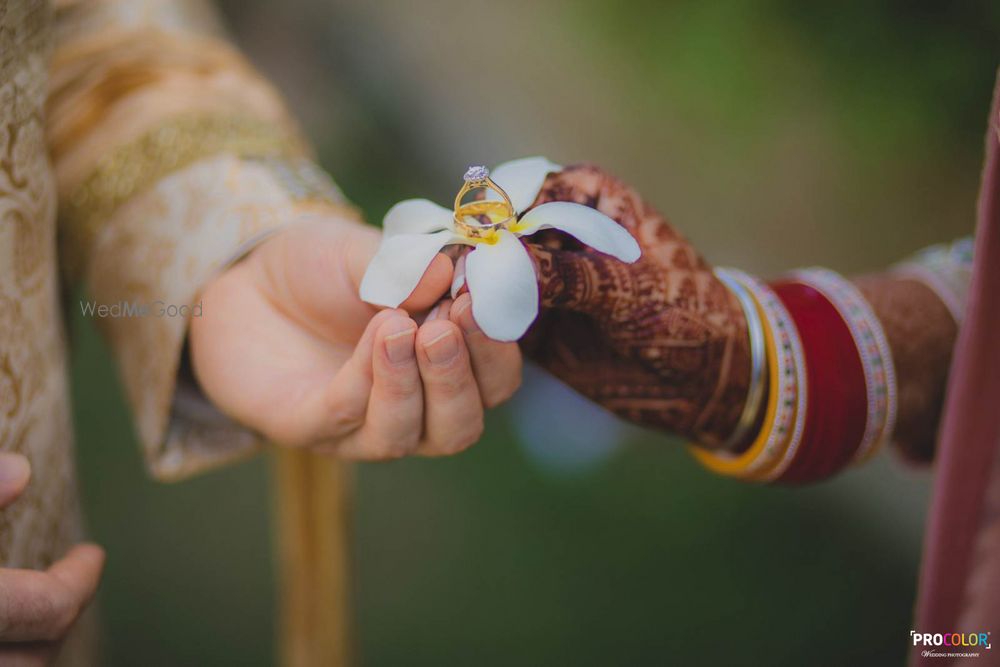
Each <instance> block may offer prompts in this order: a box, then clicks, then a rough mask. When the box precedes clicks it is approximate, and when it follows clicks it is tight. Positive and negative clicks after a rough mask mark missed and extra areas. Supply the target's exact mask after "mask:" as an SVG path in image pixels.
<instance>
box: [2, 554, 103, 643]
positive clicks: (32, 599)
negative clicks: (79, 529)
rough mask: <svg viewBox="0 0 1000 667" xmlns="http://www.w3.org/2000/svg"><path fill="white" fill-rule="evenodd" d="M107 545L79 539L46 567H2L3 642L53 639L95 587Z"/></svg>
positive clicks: (58, 637) (73, 616) (65, 628)
mask: <svg viewBox="0 0 1000 667" xmlns="http://www.w3.org/2000/svg"><path fill="white" fill-rule="evenodd" d="M103 568H104V550H103V549H101V548H100V547H98V546H96V545H93V544H80V545H77V546H75V547H73V548H72V549H70V551H69V553H67V554H66V556H65V557H63V559H62V560H60V561H58V562H57V563H55V564H54V565H52V567H50V568H49V569H48V571H47V572H36V571H33V570H15V569H3V570H0V641H54V640H57V639H60V638H61V637H62V636H63V635H65V633H66V632H67V631H68V630H69V628H70V626H72V625H73V622H74V621H75V620H76V618H77V616H78V615H79V614H80V611H81V610H82V609H83V608H84V607H85V606H86V605H87V603H89V602H90V600H91V599H92V598H93V596H94V593H95V591H96V590H97V584H98V582H99V581H100V577H101V570H102V569H103Z"/></svg>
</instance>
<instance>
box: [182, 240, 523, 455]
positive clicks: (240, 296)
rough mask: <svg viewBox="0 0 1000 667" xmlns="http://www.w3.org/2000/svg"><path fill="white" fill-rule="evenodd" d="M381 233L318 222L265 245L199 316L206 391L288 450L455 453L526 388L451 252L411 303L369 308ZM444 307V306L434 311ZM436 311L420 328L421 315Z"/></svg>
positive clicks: (196, 338) (195, 357) (224, 279)
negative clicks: (478, 315)
mask: <svg viewBox="0 0 1000 667" xmlns="http://www.w3.org/2000/svg"><path fill="white" fill-rule="evenodd" d="M378 243H379V232H378V231H377V230H376V229H374V228H371V227H365V226H363V225H359V224H357V223H355V222H350V221H341V220H321V221H316V222H311V223H303V224H300V225H298V226H295V227H293V228H289V229H287V230H285V231H283V232H281V233H279V234H278V235H276V236H275V237H273V238H271V239H269V240H267V241H265V242H264V243H263V244H261V245H260V246H259V247H258V248H256V249H255V250H254V251H253V252H252V253H251V254H250V255H249V256H248V257H247V258H246V259H244V260H243V261H241V262H239V263H237V264H236V265H234V266H233V267H231V268H230V269H228V270H227V271H226V272H225V273H223V274H222V275H220V276H219V277H218V278H217V279H215V280H214V281H213V282H212V283H211V284H209V286H208V287H207V288H206V290H205V292H204V293H203V295H202V304H203V314H202V316H201V317H199V318H195V319H193V320H192V324H191V359H192V363H193V366H194V372H195V375H196V377H197V379H198V381H199V383H200V384H201V386H202V388H203V390H204V391H205V392H206V394H207V396H208V397H209V398H210V399H211V400H212V401H213V402H214V403H215V404H216V405H217V406H218V407H219V408H220V409H221V410H223V411H224V412H225V413H226V414H228V415H230V416H231V417H233V418H235V419H236V420H238V421H240V422H241V423H243V424H246V425H248V426H249V427H251V428H254V429H255V430H257V431H259V432H260V433H262V434H263V435H265V436H266V437H268V438H269V439H271V440H273V441H274V442H276V443H278V444H281V445H288V446H308V447H312V448H314V449H316V450H318V451H327V452H331V453H334V454H336V455H338V456H341V457H344V458H349V459H358V460H381V459H390V458H397V457H400V456H404V455H407V454H421V455H426V456H439V455H446V454H454V453H456V452H459V451H461V450H463V449H465V448H466V447H468V446H470V445H472V444H473V443H474V442H475V441H476V440H478V439H479V436H480V435H481V433H482V428H483V408H484V407H491V406H494V405H496V404H498V403H500V402H502V401H504V400H506V399H507V398H508V397H509V396H510V395H511V394H512V393H513V392H514V390H515V389H516V388H517V385H518V383H519V382H520V370H521V356H520V351H519V350H518V348H517V346H516V345H515V344H513V343H497V342H495V341H492V340H490V339H488V338H487V337H486V336H485V335H483V334H482V332H480V331H478V329H477V328H476V326H475V323H474V322H473V320H472V313H471V310H470V309H469V304H470V301H469V297H468V295H463V296H461V297H459V298H458V299H457V300H456V301H455V302H454V303H452V302H451V301H450V300H444V301H440V302H439V299H440V298H441V296H442V294H444V293H445V292H446V291H447V290H448V287H449V286H450V284H451V278H452V264H451V261H450V260H448V259H447V258H446V257H444V256H443V255H441V256H438V257H437V258H436V259H435V260H434V262H432V263H431V265H430V267H429V268H428V269H427V272H426V273H425V274H424V277H423V280H422V281H421V283H420V285H418V286H417V288H416V290H415V291H414V293H413V294H412V295H411V296H410V298H409V299H408V300H407V302H406V303H404V304H402V306H401V308H400V309H396V310H385V311H379V310H378V309H376V308H374V307H373V306H370V305H368V304H366V303H364V302H362V301H361V300H360V298H359V296H358V285H359V284H360V281H361V277H362V275H364V271H365V268H366V267H367V265H368V261H369V260H370V259H371V257H372V256H373V255H374V253H375V250H376V249H377V247H378ZM432 308H433V310H431V309H432ZM428 310H431V312H430V314H429V315H428V316H427V317H426V319H424V320H423V322H422V324H421V325H420V326H418V325H417V322H416V321H415V320H414V319H413V318H412V317H410V315H414V316H416V317H418V319H419V318H420V315H422V314H423V313H424V312H427V311H428Z"/></svg>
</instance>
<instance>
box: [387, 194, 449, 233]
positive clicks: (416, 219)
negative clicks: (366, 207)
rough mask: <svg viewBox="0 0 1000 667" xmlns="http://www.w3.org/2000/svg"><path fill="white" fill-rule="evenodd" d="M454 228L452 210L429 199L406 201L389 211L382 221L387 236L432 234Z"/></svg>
mask: <svg viewBox="0 0 1000 667" xmlns="http://www.w3.org/2000/svg"><path fill="white" fill-rule="evenodd" d="M451 228H452V210H451V209H450V208H445V207H443V206H438V205H437V204H435V203H434V202H432V201H431V200H429V199H406V200H404V201H401V202H399V203H398V204H396V205H395V206H393V207H392V208H390V209H389V212H388V213H386V214H385V218H383V219H382V233H383V234H384V235H385V236H387V237H388V236H397V235H399V234H430V233H432V232H439V231H441V230H443V229H451Z"/></svg>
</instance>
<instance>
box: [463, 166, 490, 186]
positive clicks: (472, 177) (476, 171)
mask: <svg viewBox="0 0 1000 667" xmlns="http://www.w3.org/2000/svg"><path fill="white" fill-rule="evenodd" d="M489 176H490V170H489V169H487V168H486V167H484V166H482V165H473V166H471V167H469V168H468V169H467V170H466V171H465V176H463V177H462V178H463V179H464V180H465V182H466V183H471V182H473V181H485V180H486V179H487V178H489Z"/></svg>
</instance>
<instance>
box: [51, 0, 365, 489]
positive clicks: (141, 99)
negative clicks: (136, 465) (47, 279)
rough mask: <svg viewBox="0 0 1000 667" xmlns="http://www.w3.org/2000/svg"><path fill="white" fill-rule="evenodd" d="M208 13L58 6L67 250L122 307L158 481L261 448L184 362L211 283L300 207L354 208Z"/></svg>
mask: <svg viewBox="0 0 1000 667" xmlns="http://www.w3.org/2000/svg"><path fill="white" fill-rule="evenodd" d="M192 7H194V8H195V9H194V10H192ZM206 16H210V13H208V12H206V10H205V8H204V7H202V6H200V5H197V3H190V2H185V3H174V2H162V1H160V2H157V1H155V0H145V1H136V0H129V1H128V2H122V1H118V2H115V1H111V2H87V1H86V0H81V1H76V2H63V3H61V7H60V9H59V11H58V13H57V22H58V23H57V34H58V35H59V39H58V42H57V44H56V50H55V53H54V54H53V66H52V71H51V86H50V93H49V105H48V108H49V113H48V119H47V136H48V141H49V151H50V155H51V156H52V160H53V166H54V169H55V172H56V178H57V187H58V193H59V202H60V216H59V218H60V220H59V224H60V230H59V233H60V261H61V264H62V266H63V271H64V274H65V275H66V277H67V279H68V280H69V281H71V282H80V281H82V283H83V284H84V285H85V287H86V290H87V299H88V301H89V302H91V303H92V304H94V305H103V306H105V307H106V308H107V309H109V310H107V311H106V313H113V314H108V315H106V316H104V317H98V318H97V321H98V323H99V325H100V328H101V329H102V331H103V333H104V335H105V337H106V339H107V340H108V342H109V345H110V347H111V349H112V352H113V355H114V357H115V359H116V361H117V364H118V367H119V371H120V375H121V378H122V381H123V383H124V386H125V390H126V395H127V398H128V402H129V404H130V406H131V408H132V410H133V413H134V417H135V423H136V429H137V432H138V435H139V438H140V441H141V443H142V446H143V448H144V453H145V458H146V461H147V464H148V467H149V469H150V470H151V471H152V473H153V474H154V475H155V476H157V477H158V478H160V479H175V478H180V477H184V476H187V475H189V474H192V473H194V472H197V471H200V470H203V469H205V468H208V467H212V466H214V465H218V464H221V463H225V462H227V461H231V460H233V459H236V458H239V457H242V456H244V455H246V454H249V453H251V452H253V451H254V450H255V449H256V448H257V446H258V445H259V444H260V442H259V440H260V439H259V438H258V436H257V435H256V434H254V433H251V432H249V431H247V430H245V429H243V428H241V427H240V426H239V425H237V424H235V423H233V422H231V421H230V420H228V419H227V418H226V417H225V416H224V415H222V414H221V413H220V412H219V411H217V410H216V409H215V408H214V407H213V406H211V405H210V404H209V403H208V402H207V401H206V400H205V399H204V397H203V396H202V395H201V393H200V392H199V391H198V389H197V387H196V385H195V384H194V382H193V380H192V379H191V378H190V374H189V373H186V372H185V366H186V365H185V363H184V362H185V350H184V348H185V341H186V335H187V327H188V323H189V321H190V318H191V317H197V316H198V314H199V310H198V308H199V306H198V295H199V293H200V291H201V290H202V288H203V287H204V286H205V285H206V283H207V282H208V281H209V280H210V279H211V278H212V277H213V276H214V275H215V274H216V273H217V272H219V271H221V270H222V269H223V268H224V267H225V266H226V265H227V264H228V263H230V262H232V261H234V260H235V259H237V258H238V257H239V256H241V255H242V254H243V253H245V252H246V251H248V250H249V249H250V248H251V247H252V246H253V245H254V244H255V243H258V242H259V241H260V240H261V239H263V238H265V237H266V236H267V235H269V234H270V233H273V232H274V231H275V230H277V229H280V228H282V227H283V226H286V225H288V224H291V223H293V222H294V221H295V220H296V219H299V218H301V217H302V216H303V215H307V214H310V213H313V212H317V211H320V212H323V213H324V214H327V215H331V214H332V215H336V216H339V217H345V216H346V217H354V214H353V212H352V211H351V209H350V208H349V207H348V206H346V205H345V204H344V203H343V198H342V196H341V195H340V193H339V191H338V190H337V188H336V186H335V185H334V184H333V182H332V181H331V180H330V179H329V178H328V177H327V176H326V175H325V174H324V173H323V172H322V171H321V170H319V169H318V168H316V167H315V166H314V163H313V162H312V161H311V159H310V157H309V152H308V149H307V148H306V147H305V144H304V142H303V141H302V140H301V138H300V135H299V133H298V131H297V129H296V126H295V124H294V122H293V121H292V120H291V119H290V117H289V115H288V113H287V112H286V110H285V108H284V105H283V104H282V102H281V100H280V98H279V96H278V95H277V93H276V92H275V91H274V89H273V88H272V87H271V86H270V84H268V83H267V82H266V81H264V80H263V79H262V78H261V77H260V76H259V75H258V74H257V73H256V72H255V71H254V70H253V68H252V67H251V66H250V65H249V64H248V63H247V62H246V61H245V60H244V59H243V58H242V57H241V56H240V55H239V54H238V53H237V52H236V51H235V50H234V49H233V48H232V47H230V46H229V45H228V44H226V43H225V42H224V41H223V40H221V39H219V38H217V37H214V36H212V35H210V34H205V32H206V30H205V29H204V27H205V26H212V25H214V24H213V22H212V21H211V20H206V19H205V17H206Z"/></svg>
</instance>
